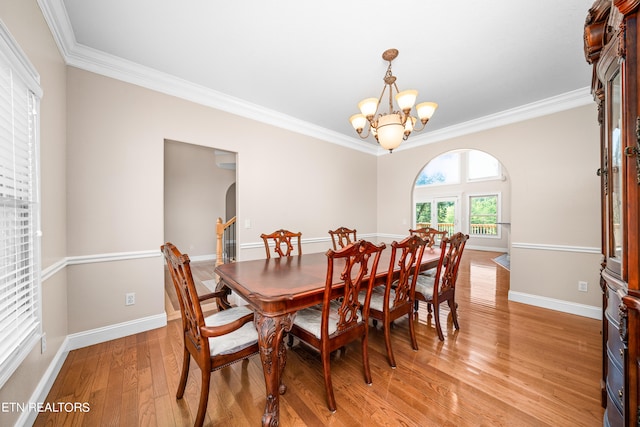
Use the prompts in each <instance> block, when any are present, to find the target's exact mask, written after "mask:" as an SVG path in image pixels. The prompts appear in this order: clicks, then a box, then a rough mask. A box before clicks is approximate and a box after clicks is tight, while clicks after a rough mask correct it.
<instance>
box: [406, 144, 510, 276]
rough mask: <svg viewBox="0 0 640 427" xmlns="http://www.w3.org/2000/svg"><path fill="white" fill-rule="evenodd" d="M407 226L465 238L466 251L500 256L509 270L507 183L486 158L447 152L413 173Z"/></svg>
mask: <svg viewBox="0 0 640 427" xmlns="http://www.w3.org/2000/svg"><path fill="white" fill-rule="evenodd" d="M412 194H413V198H412V212H413V226H414V227H424V226H430V227H433V228H438V229H440V230H444V231H447V232H448V234H452V233H454V232H458V231H461V232H463V233H465V234H469V236H470V239H469V242H468V244H467V247H468V248H470V249H477V250H484V251H495V252H501V253H503V254H504V256H503V257H496V258H498V259H497V260H496V262H497V263H498V264H500V265H502V266H503V267H505V268H506V269H509V268H510V265H509V246H510V239H509V234H510V233H509V232H510V218H511V181H510V179H509V174H508V171H507V170H506V168H505V167H504V166H503V165H502V163H501V162H500V161H499V160H498V159H497V158H495V157H494V156H492V155H491V154H490V153H487V152H484V151H480V150H473V149H463V150H453V151H448V152H445V153H442V154H440V155H439V156H437V157H435V158H433V159H431V160H430V161H429V162H427V163H426V164H425V166H424V167H423V168H422V169H421V170H420V171H419V172H418V173H417V175H416V179H415V181H414V187H413V192H412Z"/></svg>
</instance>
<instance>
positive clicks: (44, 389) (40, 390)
mask: <svg viewBox="0 0 640 427" xmlns="http://www.w3.org/2000/svg"><path fill="white" fill-rule="evenodd" d="M68 347H69V337H66V338H65V339H64V341H63V342H62V345H61V346H60V348H59V349H58V352H57V353H56V354H55V356H53V359H52V360H51V363H49V366H48V367H47V369H46V371H45V372H44V374H43V375H42V378H40V381H39V382H38V385H37V386H36V388H35V390H34V391H33V393H32V394H31V399H30V400H29V402H45V401H46V400H47V396H48V395H49V392H50V391H51V387H53V383H54V382H55V380H56V378H57V377H58V374H59V373H60V369H62V365H63V364H64V361H65V360H66V359H67V356H68V355H69V349H68ZM37 416H38V412H37V411H24V412H22V413H21V414H20V417H19V418H18V421H17V422H16V424H15V425H16V426H30V425H33V423H34V422H35V421H36V417H37Z"/></svg>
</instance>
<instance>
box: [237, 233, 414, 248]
mask: <svg viewBox="0 0 640 427" xmlns="http://www.w3.org/2000/svg"><path fill="white" fill-rule="evenodd" d="M380 236H381V235H380V234H376V233H368V234H358V240H360V239H371V238H377V237H380ZM389 236H396V235H394V234H390V235H389ZM405 237H407V236H400V237H399V238H400V239H404V238H405ZM313 243H327V244H328V247H331V245H332V243H331V237H310V238H307V239H304V238H303V239H300V244H301V245H303V246H304V245H310V244H313ZM273 246H274V244H273V243H272V242H269V247H273ZM257 248H264V242H262V241H260V242H249V243H241V244H240V249H257ZM303 253H304V252H303Z"/></svg>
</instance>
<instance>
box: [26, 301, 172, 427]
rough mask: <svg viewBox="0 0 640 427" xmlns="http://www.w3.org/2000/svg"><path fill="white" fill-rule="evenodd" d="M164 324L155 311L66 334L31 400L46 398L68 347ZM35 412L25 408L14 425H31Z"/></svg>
mask: <svg viewBox="0 0 640 427" xmlns="http://www.w3.org/2000/svg"><path fill="white" fill-rule="evenodd" d="M166 325H167V314H166V313H162V314H157V315H154V316H148V317H143V318H141V319H136V320H132V321H129V322H122V323H118V324H115V325H110V326H105V327H103V328H96V329H92V330H89V331H85V332H79V333H76V334H71V335H67V337H66V338H65V339H64V341H63V342H62V345H61V346H60V348H59V349H58V352H57V353H56V355H55V356H54V357H53V360H52V361H51V363H50V364H49V367H48V368H47V370H46V371H45V373H44V374H43V375H42V378H41V379H40V382H39V383H38V385H37V386H36V388H35V390H34V391H33V394H32V395H31V400H30V402H34V403H35V402H45V401H46V399H47V395H48V394H49V391H51V387H52V386H53V383H54V381H55V380H56V378H57V377H58V374H59V373H60V369H62V365H63V364H64V361H65V360H66V359H67V355H68V354H69V352H70V351H71V350H76V349H78V348H82V347H87V346H90V345H94V344H99V343H102V342H105V341H110V340H113V339H117V338H122V337H126V336H129V335H134V334H138V333H140V332H145V331H150V330H152V329H157V328H162V327H164V326H166ZM37 416H38V412H37V411H24V412H23V413H22V415H21V416H20V418H18V420H17V421H16V424H15V425H16V426H28V425H33V423H34V422H35V420H36V417H37Z"/></svg>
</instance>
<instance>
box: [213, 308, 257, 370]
mask: <svg viewBox="0 0 640 427" xmlns="http://www.w3.org/2000/svg"><path fill="white" fill-rule="evenodd" d="M247 314H253V311H251V310H250V309H248V308H247V307H246V306H244V305H242V306H239V307H231V308H229V309H226V310H223V311H218V312H215V313H213V314H212V315H211V316H207V317H205V318H204V324H205V326H223V325H228V324H229V323H231V322H234V321H236V320H238V319H241V318H243V317H244V316H246V315H247ZM257 343H258V331H256V327H255V325H254V323H253V322H249V323H245V324H244V325H242V327H241V328H240V329H237V330H235V331H233V332H230V333H228V334H225V335H220V336H218V337H211V338H209V351H210V353H211V357H214V356H218V355H222V354H231V353H236V352H238V351H240V350H242V349H244V348H246V347H250V346H252V345H255V344H257Z"/></svg>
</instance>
